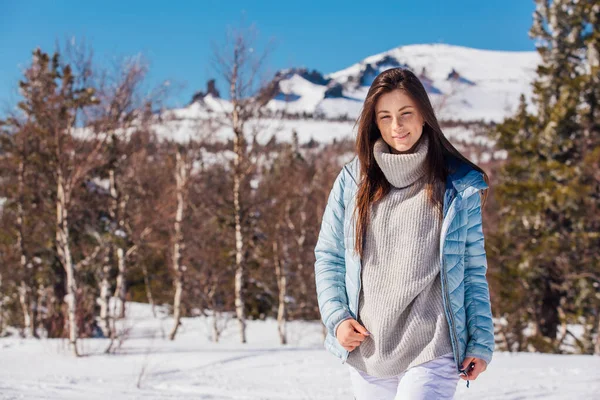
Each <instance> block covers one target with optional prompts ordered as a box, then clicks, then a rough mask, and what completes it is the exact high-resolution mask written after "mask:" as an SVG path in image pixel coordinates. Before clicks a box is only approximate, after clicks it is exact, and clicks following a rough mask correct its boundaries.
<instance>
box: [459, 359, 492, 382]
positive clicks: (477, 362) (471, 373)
mask: <svg viewBox="0 0 600 400" xmlns="http://www.w3.org/2000/svg"><path fill="white" fill-rule="evenodd" d="M471 362H473V367H472V368H471V369H470V370H467V371H466V372H467V374H468V376H464V375H462V374H461V375H460V378H461V379H463V380H465V381H466V380H469V381H472V380H475V379H476V378H477V376H478V375H479V374H480V373H482V372H483V371H485V370H486V368H487V363H486V362H485V361H483V360H482V359H481V358H476V357H465V360H464V361H463V363H462V367H461V368H462V369H467V367H468V366H469V364H470V363H471Z"/></svg>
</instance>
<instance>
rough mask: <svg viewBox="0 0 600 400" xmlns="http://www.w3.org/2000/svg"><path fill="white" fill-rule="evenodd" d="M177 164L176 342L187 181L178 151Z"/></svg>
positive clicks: (174, 306) (174, 260) (181, 286)
mask: <svg viewBox="0 0 600 400" xmlns="http://www.w3.org/2000/svg"><path fill="white" fill-rule="evenodd" d="M176 157H177V162H176V167H175V181H176V196H177V211H176V214H175V224H174V232H175V238H174V241H173V259H172V262H173V271H174V273H175V283H174V285H175V298H174V300H173V319H174V325H173V329H172V330H171V334H170V335H169V339H171V340H174V339H175V335H176V334H177V329H178V328H179V325H180V324H181V298H182V296H183V274H184V271H185V267H184V266H183V265H181V251H182V250H183V248H184V243H183V233H182V230H181V223H182V221H183V209H184V205H185V204H184V193H183V192H184V190H185V184H186V179H187V176H186V175H187V174H186V165H185V160H184V159H183V157H182V156H181V152H180V151H177V154H176Z"/></svg>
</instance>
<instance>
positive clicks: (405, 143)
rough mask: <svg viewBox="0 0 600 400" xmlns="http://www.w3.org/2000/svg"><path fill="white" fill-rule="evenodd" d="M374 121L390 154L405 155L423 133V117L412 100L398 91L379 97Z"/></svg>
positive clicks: (401, 91)
mask: <svg viewBox="0 0 600 400" xmlns="http://www.w3.org/2000/svg"><path fill="white" fill-rule="evenodd" d="M375 120H376V121H377V127H378V128H379V131H380V132H381V136H382V137H383V140H385V142H386V143H387V144H389V145H390V150H391V152H392V153H396V154H397V153H406V152H409V150H411V151H412V147H413V146H414V144H415V143H417V141H418V140H419V138H420V137H421V134H422V133H423V117H422V116H421V114H420V113H419V110H418V109H417V105H416V104H415V103H414V102H413V101H412V99H411V98H410V97H409V96H408V95H407V94H406V93H405V92H404V91H403V90H400V89H396V90H392V91H391V92H388V93H384V94H382V95H381V96H379V99H378V100H377V103H376V104H375Z"/></svg>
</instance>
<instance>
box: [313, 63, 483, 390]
mask: <svg viewBox="0 0 600 400" xmlns="http://www.w3.org/2000/svg"><path fill="white" fill-rule="evenodd" d="M357 123H358V135H357V139H356V152H357V156H356V157H354V159H353V160H352V161H350V162H349V163H347V164H346V165H344V167H343V168H342V170H341V172H340V173H339V175H338V176H337V178H336V180H335V182H334V184H333V188H332V189H331V193H330V194H329V199H328V202H327V206H326V208H325V212H324V214H323V220H322V223H321V230H320V233H319V238H318V241H317V244H316V247H315V256H316V262H315V280H316V288H317V295H318V303H319V309H320V313H321V317H322V320H323V323H324V324H325V326H326V327H327V335H326V339H325V348H326V349H327V350H329V351H330V352H331V353H333V354H334V355H336V356H337V357H338V358H340V359H341V360H342V363H347V365H348V366H349V372H350V376H351V381H352V387H353V391H354V395H355V398H356V399H358V400H360V399H394V398H400V396H402V397H401V398H402V399H407V398H408V399H412V398H419V399H451V398H453V396H454V393H455V391H456V387H457V383H458V381H459V379H461V378H462V379H464V380H466V381H467V387H468V386H469V380H474V379H476V378H477V376H478V375H479V374H480V373H481V372H483V371H485V370H486V368H487V366H488V365H489V363H490V361H491V359H492V353H493V351H494V329H493V322H492V313H491V306H490V298H489V289H488V284H487V280H486V275H485V274H486V270H487V260H486V253H485V248H484V238H483V231H482V217H481V210H482V207H483V205H484V204H485V200H486V198H487V188H488V187H489V186H488V182H489V180H488V177H487V175H486V173H485V172H484V171H483V170H482V169H481V168H479V167H478V166H477V165H475V164H473V163H472V162H470V161H469V160H467V159H466V158H465V157H464V156H463V155H461V154H460V152H459V151H458V150H457V149H456V148H454V146H452V144H450V142H449V141H448V140H447V139H446V138H445V136H444V134H443V133H442V131H441V129H440V126H439V124H438V121H437V118H436V116H435V115H434V111H433V108H432V106H431V102H430V100H429V98H428V95H427V92H426V91H425V88H424V87H423V85H422V83H421V82H420V81H419V79H418V78H417V77H416V76H415V75H414V74H413V73H412V72H411V71H410V70H407V69H402V68H393V69H388V70H386V71H384V72H382V73H381V74H379V75H378V76H377V77H376V78H375V80H374V81H373V84H372V85H371V87H370V89H369V92H368V94H367V97H366V99H365V102H364V106H363V109H362V112H361V115H360V117H359V119H358V121H357ZM396 396H398V397H396Z"/></svg>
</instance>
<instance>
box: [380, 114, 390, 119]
mask: <svg viewBox="0 0 600 400" xmlns="http://www.w3.org/2000/svg"><path fill="white" fill-rule="evenodd" d="M386 118H389V117H388V116H387V115H386V116H384V117H381V119H386Z"/></svg>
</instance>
